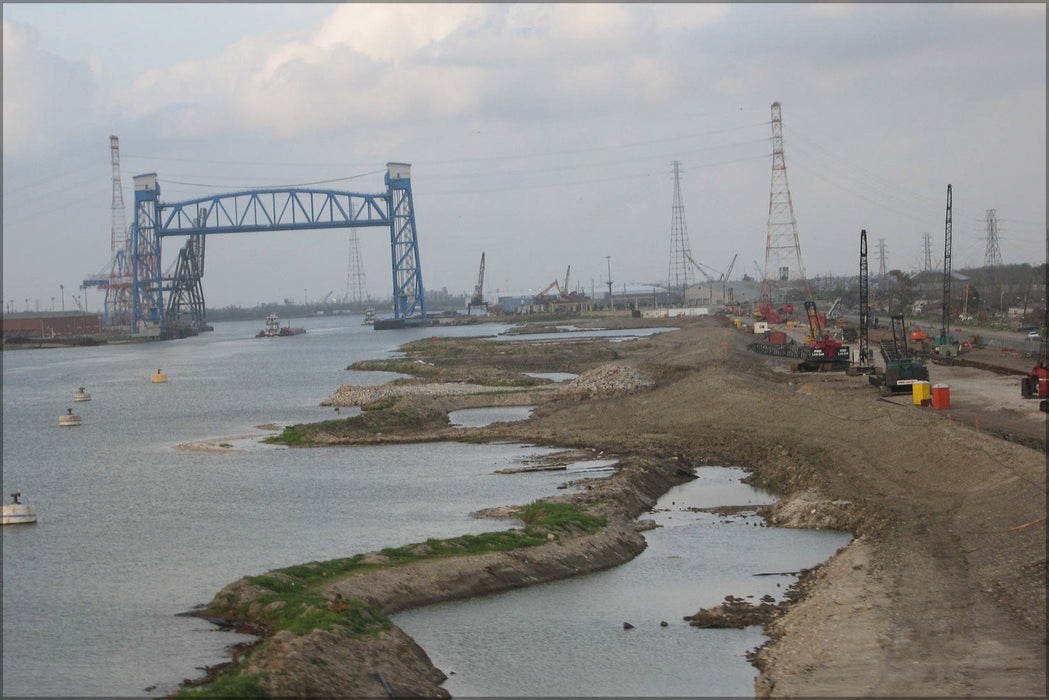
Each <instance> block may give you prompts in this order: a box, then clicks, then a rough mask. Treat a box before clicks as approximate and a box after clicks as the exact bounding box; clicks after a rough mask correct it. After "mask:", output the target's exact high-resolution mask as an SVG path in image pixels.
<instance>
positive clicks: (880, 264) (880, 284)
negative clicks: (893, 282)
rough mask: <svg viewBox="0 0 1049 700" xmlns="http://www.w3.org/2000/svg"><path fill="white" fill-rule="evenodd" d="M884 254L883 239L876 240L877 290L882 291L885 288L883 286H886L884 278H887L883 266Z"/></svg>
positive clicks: (884, 266)
mask: <svg viewBox="0 0 1049 700" xmlns="http://www.w3.org/2000/svg"><path fill="white" fill-rule="evenodd" d="M886 252H887V251H886V249H885V239H884V238H879V239H878V288H879V289H884V288H885V284H886V280H885V278H886V277H888V272H887V271H886V265H885V253H886Z"/></svg>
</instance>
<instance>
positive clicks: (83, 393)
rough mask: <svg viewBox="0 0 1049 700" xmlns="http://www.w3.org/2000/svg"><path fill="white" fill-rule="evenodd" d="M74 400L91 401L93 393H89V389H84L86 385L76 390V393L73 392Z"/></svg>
mask: <svg viewBox="0 0 1049 700" xmlns="http://www.w3.org/2000/svg"><path fill="white" fill-rule="evenodd" d="M73 400H74V401H90V400H91V394H89V393H87V390H86V389H84V387H80V388H79V389H77V390H76V393H75V394H73Z"/></svg>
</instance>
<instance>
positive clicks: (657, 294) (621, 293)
mask: <svg viewBox="0 0 1049 700" xmlns="http://www.w3.org/2000/svg"><path fill="white" fill-rule="evenodd" d="M601 299H602V302H603V303H605V304H606V305H607V304H608V292H605V293H604V294H602V295H601ZM666 303H667V290H666V287H663V286H660V285H658V284H624V285H622V286H620V287H619V288H616V287H615V286H613V287H612V306H613V307H614V308H617V309H642V308H646V307H647V308H655V307H657V306H664V305H666Z"/></svg>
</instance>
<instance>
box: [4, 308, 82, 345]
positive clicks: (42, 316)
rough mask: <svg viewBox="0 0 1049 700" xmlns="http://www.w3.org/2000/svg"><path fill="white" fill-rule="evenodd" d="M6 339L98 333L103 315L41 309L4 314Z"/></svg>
mask: <svg viewBox="0 0 1049 700" xmlns="http://www.w3.org/2000/svg"><path fill="white" fill-rule="evenodd" d="M2 318H3V335H4V340H11V339H15V338H39V339H47V338H69V337H75V336H82V335H98V334H99V333H101V332H102V316H101V315H100V314H86V313H82V312H79V311H77V312H72V313H70V312H64V311H41V312H36V313H34V312H27V313H12V314H7V313H5V314H4V315H3V317H2Z"/></svg>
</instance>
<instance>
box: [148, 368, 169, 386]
mask: <svg viewBox="0 0 1049 700" xmlns="http://www.w3.org/2000/svg"><path fill="white" fill-rule="evenodd" d="M150 379H151V380H152V381H153V383H154V384H163V383H164V382H166V381H167V380H168V375H166V374H164V373H163V372H161V371H160V370H159V369H158V370H157V373H156V374H154V375H153V376H152V377H150Z"/></svg>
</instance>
